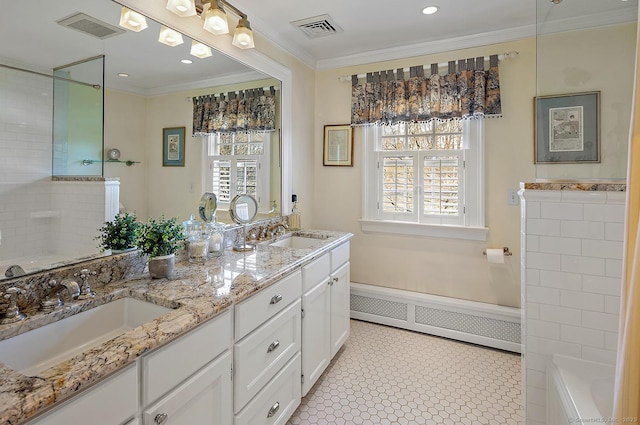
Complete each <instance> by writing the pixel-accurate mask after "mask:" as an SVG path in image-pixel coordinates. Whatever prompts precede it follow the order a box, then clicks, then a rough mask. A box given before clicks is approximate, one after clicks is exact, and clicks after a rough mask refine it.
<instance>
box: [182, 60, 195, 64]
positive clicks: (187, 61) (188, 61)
mask: <svg viewBox="0 0 640 425" xmlns="http://www.w3.org/2000/svg"><path fill="white" fill-rule="evenodd" d="M180 62H182V63H186V64H190V63H193V61H192V60H190V59H182V60H181V61H180Z"/></svg>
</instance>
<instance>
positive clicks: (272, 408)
mask: <svg viewBox="0 0 640 425" xmlns="http://www.w3.org/2000/svg"><path fill="white" fill-rule="evenodd" d="M279 408H280V403H279V402H277V401H276V404H274V405H273V406H271V409H269V413H267V418H271V417H273V415H275V414H276V412H277V411H278V409H279Z"/></svg>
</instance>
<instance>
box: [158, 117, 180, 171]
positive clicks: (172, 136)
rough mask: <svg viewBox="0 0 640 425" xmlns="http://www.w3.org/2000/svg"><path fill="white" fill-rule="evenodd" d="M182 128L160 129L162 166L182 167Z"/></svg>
mask: <svg viewBox="0 0 640 425" xmlns="http://www.w3.org/2000/svg"><path fill="white" fill-rule="evenodd" d="M184 129H185V128H184V127H170V128H163V129H162V166H163V167H184Z"/></svg>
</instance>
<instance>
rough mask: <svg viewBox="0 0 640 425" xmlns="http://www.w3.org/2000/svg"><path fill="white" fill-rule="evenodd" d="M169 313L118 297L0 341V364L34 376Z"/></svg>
mask: <svg viewBox="0 0 640 425" xmlns="http://www.w3.org/2000/svg"><path fill="white" fill-rule="evenodd" d="M170 311H172V310H171V309H170V308H167V307H162V306H159V305H156V304H152V303H150V302H146V301H140V300H137V299H135V298H129V297H126V298H120V299H117V300H114V301H111V302H109V303H106V304H103V305H100V306H98V307H95V308H92V309H91V310H87V311H83V312H82V313H78V314H75V315H73V316H69V317H66V318H64V319H61V320H58V321H57V322H54V323H50V324H48V325H45V326H42V327H40V328H36V329H33V330H30V331H27V332H25V333H22V334H20V335H17V336H14V337H12V338H8V339H5V340H3V341H0V362H2V363H4V364H6V365H7V366H9V367H11V368H12V369H15V370H17V371H19V372H21V373H23V374H25V375H37V374H38V373H40V372H42V371H44V370H46V369H48V368H50V367H52V366H54V365H56V364H58V363H60V362H63V361H65V360H68V359H70V358H71V357H73V356H75V355H77V354H79V353H81V352H83V351H85V350H88V349H90V348H92V347H95V346H97V345H99V344H102V343H104V342H106V341H108V340H110V339H111V338H115V337H117V336H119V335H122V334H123V333H125V332H127V331H128V330H130V329H133V328H135V327H137V326H140V325H143V324H145V323H148V322H151V321H152V320H153V319H156V318H158V317H160V316H162V315H164V314H167V313H169V312H170Z"/></svg>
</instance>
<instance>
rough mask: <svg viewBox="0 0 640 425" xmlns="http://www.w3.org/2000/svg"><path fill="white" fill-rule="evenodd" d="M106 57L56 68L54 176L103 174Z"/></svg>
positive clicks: (54, 84) (54, 90)
mask: <svg viewBox="0 0 640 425" xmlns="http://www.w3.org/2000/svg"><path fill="white" fill-rule="evenodd" d="M103 111H104V56H98V57H94V58H90V59H86V60H84V61H80V62H75V63H72V64H69V65H65V66H62V67H60V68H56V69H55V70H54V83H53V175H54V176H100V177H101V176H102V175H103V167H102V164H103V163H102V152H103V117H104V113H103Z"/></svg>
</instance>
